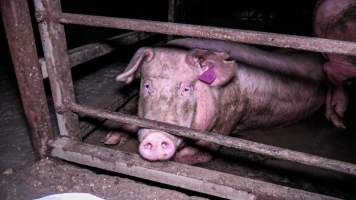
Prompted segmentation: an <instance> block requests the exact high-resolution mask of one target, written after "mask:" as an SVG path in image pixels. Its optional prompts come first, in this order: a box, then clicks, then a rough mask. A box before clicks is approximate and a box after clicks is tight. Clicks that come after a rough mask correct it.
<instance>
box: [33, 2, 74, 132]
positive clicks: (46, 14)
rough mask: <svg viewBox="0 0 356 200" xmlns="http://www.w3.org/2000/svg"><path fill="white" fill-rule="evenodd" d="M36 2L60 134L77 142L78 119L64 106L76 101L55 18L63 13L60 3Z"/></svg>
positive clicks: (63, 40) (60, 28) (64, 44)
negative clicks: (75, 139)
mask: <svg viewBox="0 0 356 200" xmlns="http://www.w3.org/2000/svg"><path fill="white" fill-rule="evenodd" d="M34 2H35V9H36V12H37V14H36V16H37V20H38V26H39V30H40V34H41V38H42V47H43V52H44V56H45V59H46V65H47V70H48V76H49V80H50V85H51V91H52V96H53V101H54V105H55V109H56V115H57V122H58V127H59V132H60V135H62V136H68V137H72V138H77V139H78V138H79V137H78V135H79V120H78V116H77V115H75V114H74V113H72V112H70V111H69V110H65V106H64V105H65V104H66V103H68V102H74V101H75V96H74V88H73V80H72V75H71V71H70V66H69V57H68V54H67V42H66V37H65V33H64V27H63V25H62V24H59V23H57V22H56V21H53V18H52V16H58V15H59V13H61V5H60V1H59V0H34ZM39 13H40V14H41V15H39Z"/></svg>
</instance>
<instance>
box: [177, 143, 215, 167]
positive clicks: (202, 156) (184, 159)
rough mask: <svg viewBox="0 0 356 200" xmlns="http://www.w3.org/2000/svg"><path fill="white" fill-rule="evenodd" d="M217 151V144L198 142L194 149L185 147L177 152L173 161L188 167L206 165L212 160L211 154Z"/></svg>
mask: <svg viewBox="0 0 356 200" xmlns="http://www.w3.org/2000/svg"><path fill="white" fill-rule="evenodd" d="M218 149H219V145H217V144H213V143H208V142H204V141H198V142H197V143H196V144H195V146H194V147H192V146H186V147H184V148H183V149H181V150H180V151H179V152H177V153H176V155H175V156H174V160H175V161H177V162H180V163H184V164H189V165H195V164H199V163H206V162H209V161H210V160H212V159H213V157H214V155H213V154H214V152H216V151H217V150H218Z"/></svg>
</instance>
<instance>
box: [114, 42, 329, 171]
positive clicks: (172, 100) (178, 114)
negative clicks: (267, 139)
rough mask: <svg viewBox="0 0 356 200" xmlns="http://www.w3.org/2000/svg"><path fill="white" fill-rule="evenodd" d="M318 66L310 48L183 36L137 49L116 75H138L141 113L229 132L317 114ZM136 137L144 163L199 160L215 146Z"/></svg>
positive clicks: (320, 99) (143, 132) (146, 132)
mask: <svg viewBox="0 0 356 200" xmlns="http://www.w3.org/2000/svg"><path fill="white" fill-rule="evenodd" d="M321 66H322V60H321V59H319V57H318V56H316V55H314V54H310V53H302V52H268V51H264V50H260V49H257V48H254V47H250V46H247V45H243V44H238V43H230V42H224V41H218V40H204V39H194V38H186V39H179V40H175V41H172V42H170V43H169V44H168V45H167V46H163V47H153V48H150V47H142V48H140V49H139V50H138V51H137V52H136V53H135V55H134V56H133V58H132V59H131V61H130V62H129V64H128V66H127V68H126V69H125V70H124V72H122V73H121V74H119V75H118V76H117V77H116V80H117V81H120V82H125V83H126V84H129V83H130V82H132V80H133V79H135V78H140V80H141V84H140V96H139V102H138V116H139V117H143V118H146V119H151V120H157V121H161V122H166V123H170V124H175V125H179V126H183V127H190V128H193V129H196V130H201V131H214V132H217V133H219V134H224V135H228V134H230V133H231V132H232V131H233V130H246V129H256V128H266V127H281V126H286V125H290V124H292V123H295V122H297V121H299V120H301V119H304V118H306V117H307V116H309V115H311V114H312V113H314V112H315V111H317V110H318V109H319V108H320V107H321V106H322V105H323V103H324V99H325V95H326V89H325V88H326V87H325V84H324V83H325V79H324V74H323V71H322V67H321ZM138 140H139V147H138V151H139V154H140V155H141V156H142V157H143V158H144V159H146V160H149V161H164V160H170V159H174V160H175V161H178V162H181V163H186V164H198V163H204V162H208V161H210V160H211V159H212V158H213V155H214V152H216V151H217V150H218V149H219V145H217V144H213V143H209V142H206V141H199V140H198V141H188V140H186V139H185V140H183V139H182V138H180V137H177V136H174V135H171V134H169V133H166V132H163V131H160V130H154V129H146V128H141V129H139V130H138Z"/></svg>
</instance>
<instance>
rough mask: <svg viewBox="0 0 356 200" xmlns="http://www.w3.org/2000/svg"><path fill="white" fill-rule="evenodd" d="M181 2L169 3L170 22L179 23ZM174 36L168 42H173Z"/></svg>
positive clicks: (170, 1)
mask: <svg viewBox="0 0 356 200" xmlns="http://www.w3.org/2000/svg"><path fill="white" fill-rule="evenodd" d="M180 4H181V1H180V0H169V1H168V22H178V20H179V12H180V9H179V8H180ZM172 39H173V35H169V36H168V37H167V40H168V41H169V40H172Z"/></svg>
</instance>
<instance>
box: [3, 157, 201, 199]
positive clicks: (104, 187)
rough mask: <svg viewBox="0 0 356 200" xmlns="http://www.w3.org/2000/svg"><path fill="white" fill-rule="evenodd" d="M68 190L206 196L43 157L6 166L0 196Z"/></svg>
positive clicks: (119, 195)
mask: <svg viewBox="0 0 356 200" xmlns="http://www.w3.org/2000/svg"><path fill="white" fill-rule="evenodd" d="M10 172H11V173H10ZM65 192H85V193H91V194H93V195H95V196H98V197H100V198H103V199H107V200H115V199H120V200H121V199H125V200H126V199H127V200H131V199H132V200H141V199H142V200H146V199H152V200H153V199H177V200H188V199H189V200H198V199H200V200H201V199H205V198H201V197H195V196H188V195H187V194H184V193H181V192H177V191H174V190H169V189H163V188H159V187H155V186H149V185H146V184H144V183H140V182H136V181H134V180H130V179H127V178H121V177H118V176H110V175H103V174H96V173H94V172H93V171H90V170H88V169H84V168H81V167H77V166H74V165H71V164H68V163H64V162H60V161H55V160H51V159H43V160H41V161H39V162H37V163H35V164H34V165H32V166H30V167H26V168H24V169H21V170H13V169H6V170H4V171H2V172H1V174H0V196H1V199H3V200H14V199H16V200H29V199H35V198H40V197H43V196H46V195H50V194H55V193H65Z"/></svg>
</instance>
